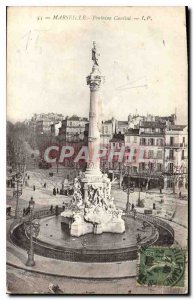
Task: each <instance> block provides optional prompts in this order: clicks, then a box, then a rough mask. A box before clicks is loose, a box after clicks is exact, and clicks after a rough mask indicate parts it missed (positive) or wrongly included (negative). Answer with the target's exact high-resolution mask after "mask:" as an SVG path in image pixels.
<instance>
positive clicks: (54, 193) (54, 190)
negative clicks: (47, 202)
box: [53, 188, 56, 196]
mask: <svg viewBox="0 0 194 300" xmlns="http://www.w3.org/2000/svg"><path fill="white" fill-rule="evenodd" d="M53 195H54V196H56V188H54V189H53Z"/></svg>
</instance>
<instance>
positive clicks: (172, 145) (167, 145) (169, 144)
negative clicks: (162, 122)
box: [165, 143, 187, 148]
mask: <svg viewBox="0 0 194 300" xmlns="http://www.w3.org/2000/svg"><path fill="white" fill-rule="evenodd" d="M186 146H187V145H186V144H185V143H173V144H171V143H165V147H166V148H184V147H186Z"/></svg>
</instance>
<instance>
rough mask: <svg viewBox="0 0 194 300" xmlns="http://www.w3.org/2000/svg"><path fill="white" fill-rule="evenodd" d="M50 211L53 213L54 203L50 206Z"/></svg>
mask: <svg viewBox="0 0 194 300" xmlns="http://www.w3.org/2000/svg"><path fill="white" fill-rule="evenodd" d="M50 212H51V213H52V212H53V205H51V207H50Z"/></svg>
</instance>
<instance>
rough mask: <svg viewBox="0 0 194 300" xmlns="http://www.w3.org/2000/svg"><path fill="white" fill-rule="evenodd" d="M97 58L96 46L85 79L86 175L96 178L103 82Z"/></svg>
mask: <svg viewBox="0 0 194 300" xmlns="http://www.w3.org/2000/svg"><path fill="white" fill-rule="evenodd" d="M98 56H99V53H97V50H96V44H95V42H94V48H93V49H92V60H93V61H94V65H93V68H92V72H91V73H90V75H89V76H88V77H87V84H88V85H89V87H90V112H89V134H88V162H87V170H86V175H94V176H98V175H100V174H101V172H100V159H99V158H98V155H97V153H98V151H99V148H100V124H99V110H100V107H101V105H100V95H99V93H100V87H101V84H102V83H103V82H104V76H102V75H101V73H100V70H99V65H98Z"/></svg>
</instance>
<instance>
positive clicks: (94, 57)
mask: <svg viewBox="0 0 194 300" xmlns="http://www.w3.org/2000/svg"><path fill="white" fill-rule="evenodd" d="M99 56H100V53H99V52H98V51H97V48H96V42H93V48H92V60H93V62H94V65H96V66H98V65H99V64H98V57H99Z"/></svg>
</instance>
